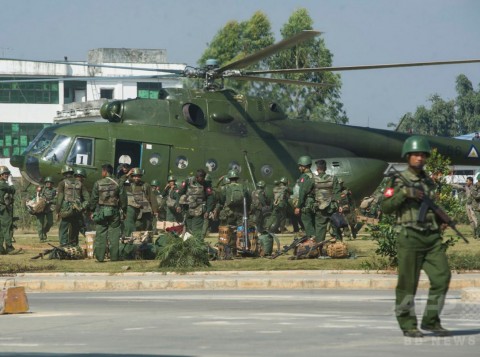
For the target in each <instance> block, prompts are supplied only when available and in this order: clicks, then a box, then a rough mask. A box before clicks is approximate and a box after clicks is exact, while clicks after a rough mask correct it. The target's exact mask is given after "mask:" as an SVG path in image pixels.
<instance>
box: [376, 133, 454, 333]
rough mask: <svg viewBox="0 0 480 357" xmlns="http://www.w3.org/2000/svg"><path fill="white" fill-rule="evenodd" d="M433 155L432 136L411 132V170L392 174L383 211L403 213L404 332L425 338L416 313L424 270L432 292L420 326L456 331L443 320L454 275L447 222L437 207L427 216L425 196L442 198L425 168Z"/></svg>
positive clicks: (406, 148) (400, 294) (400, 292)
mask: <svg viewBox="0 0 480 357" xmlns="http://www.w3.org/2000/svg"><path fill="white" fill-rule="evenodd" d="M429 156H430V144H429V143H428V141H427V139H426V138H424V137H421V136H411V137H409V138H408V139H407V140H405V143H404V144H403V149H402V157H404V158H406V160H407V163H408V168H407V169H406V170H405V171H403V172H401V173H398V174H397V175H395V176H393V177H392V180H391V182H390V184H389V185H387V187H386V189H385V191H384V197H383V201H382V210H383V212H384V213H386V214H391V213H395V214H396V216H397V232H398V233H397V250H398V252H397V259H398V282H397V287H396V301H395V312H396V316H397V321H398V323H399V325H400V328H401V329H402V331H403V334H404V336H407V337H414V338H419V337H423V333H422V332H421V331H420V330H419V329H418V326H417V317H416V315H415V293H416V291H417V286H418V281H419V277H420V271H421V270H422V269H423V270H424V271H425V273H426V274H427V275H428V278H429V280H430V290H429V295H428V300H427V305H426V307H425V312H424V314H423V318H422V322H421V325H420V327H421V329H423V330H426V331H431V332H433V333H434V334H435V335H437V336H449V335H450V331H448V330H446V329H444V328H443V327H442V325H441V323H440V313H441V311H442V308H443V305H444V302H445V296H446V294H447V291H448V285H449V283H450V276H451V274H450V268H449V266H448V261H447V256H446V254H445V249H444V248H443V246H442V233H441V232H442V228H443V224H442V220H441V219H440V217H439V215H438V214H436V211H435V210H433V209H432V208H429V209H428V210H427V211H426V212H425V213H426V215H425V217H421V214H422V210H423V206H424V203H425V200H432V201H433V200H435V196H436V195H435V193H436V186H435V184H434V182H433V181H432V179H431V178H429V177H428V175H427V174H426V172H425V171H424V170H423V167H424V166H425V163H426V160H427V157H429ZM432 207H433V206H432ZM435 208H438V206H435Z"/></svg>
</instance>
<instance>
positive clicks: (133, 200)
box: [124, 167, 158, 237]
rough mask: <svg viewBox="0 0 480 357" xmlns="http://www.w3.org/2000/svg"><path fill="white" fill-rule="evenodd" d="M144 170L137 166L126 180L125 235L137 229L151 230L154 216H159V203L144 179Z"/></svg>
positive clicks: (128, 235) (129, 234)
mask: <svg viewBox="0 0 480 357" xmlns="http://www.w3.org/2000/svg"><path fill="white" fill-rule="evenodd" d="M142 177H143V170H142V169H141V168H139V167H136V168H134V169H132V170H130V172H129V175H128V181H127V182H125V185H124V186H125V191H126V193H127V199H128V207H127V218H126V219H125V235H126V236H127V237H130V236H131V235H132V232H134V231H136V230H140V231H151V230H152V220H153V216H154V215H155V216H158V203H157V198H156V197H155V193H154V192H153V191H152V187H151V186H150V185H149V184H148V183H147V182H144V181H142Z"/></svg>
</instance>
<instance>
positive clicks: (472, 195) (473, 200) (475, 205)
mask: <svg viewBox="0 0 480 357" xmlns="http://www.w3.org/2000/svg"><path fill="white" fill-rule="evenodd" d="M466 192H467V207H466V208H467V215H469V213H470V214H471V213H473V215H472V216H473V217H470V215H469V220H470V225H471V227H472V228H473V232H474V234H473V236H474V238H478V237H480V225H479V224H478V222H480V181H477V183H476V184H475V185H473V186H471V187H470V189H469V191H466ZM469 208H470V210H471V211H470V210H469ZM472 211H473V212H472Z"/></svg>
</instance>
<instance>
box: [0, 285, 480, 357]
mask: <svg viewBox="0 0 480 357" xmlns="http://www.w3.org/2000/svg"><path fill="white" fill-rule="evenodd" d="M28 298H29V302H30V307H31V311H32V312H31V313H29V314H22V315H3V316H0V324H1V325H0V326H1V330H0V331H1V332H0V356H80V355H86V354H87V353H90V354H91V355H92V354H93V355H95V356H145V355H160V356H249V357H251V356H296V357H297V356H320V355H331V356H335V357H341V356H352V355H354V356H356V357H360V356H368V357H373V356H382V357H385V356H403V357H404V356H408V355H411V356H412V357H416V356H423V355H428V356H431V355H434V356H436V357H441V356H449V357H450V356H475V355H478V350H479V346H480V326H479V323H478V321H479V317H480V305H479V304H463V303H462V302H461V301H460V293H459V292H458V291H453V292H450V293H449V297H448V299H447V304H446V307H445V312H444V317H443V321H444V325H445V326H446V327H448V328H451V329H453V330H455V335H454V336H453V337H448V338H438V337H433V336H427V337H426V338H424V339H408V338H404V337H403V336H402V335H401V333H400V331H399V330H398V328H397V324H396V321H395V318H394V314H393V309H392V306H393V292H392V291H385V290H329V289H315V290H248V291H246V290H244V291H239V290H236V291H185V290H182V291H178V290H177V291H156V292H153V291H148V292H105V293H98V292H92V293H78V292H76V293H31V294H29V295H28ZM424 302H425V292H424V291H422V292H420V295H419V299H418V301H417V309H418V311H421V309H422V306H423V305H424Z"/></svg>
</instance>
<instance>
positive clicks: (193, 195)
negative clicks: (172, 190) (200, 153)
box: [177, 169, 214, 239]
mask: <svg viewBox="0 0 480 357" xmlns="http://www.w3.org/2000/svg"><path fill="white" fill-rule="evenodd" d="M206 175H207V173H206V172H205V170H203V169H198V170H197V172H196V174H195V177H189V178H188V179H187V180H185V181H183V182H182V185H181V187H180V188H179V190H178V195H179V196H183V195H185V202H186V206H187V208H186V212H185V223H186V229H187V230H188V231H190V232H191V233H192V234H193V235H194V236H196V237H197V238H198V239H203V238H204V237H203V225H204V220H205V219H207V218H208V216H209V214H210V213H211V212H212V211H213V209H214V196H213V190H212V187H210V186H209V185H208V184H207V183H206V181H205V176H206ZM177 212H178V213H180V212H182V209H181V208H180V207H178V208H177Z"/></svg>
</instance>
